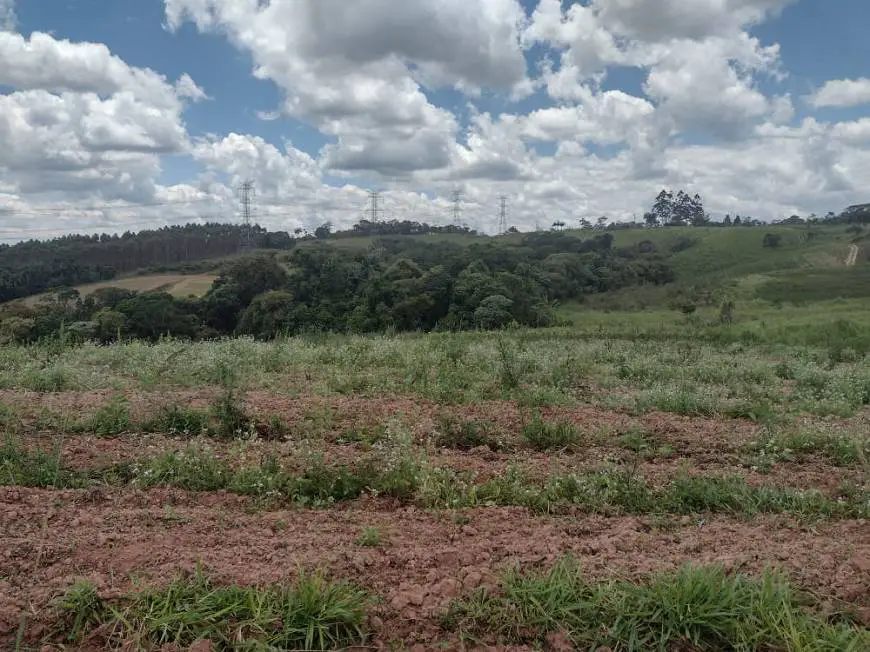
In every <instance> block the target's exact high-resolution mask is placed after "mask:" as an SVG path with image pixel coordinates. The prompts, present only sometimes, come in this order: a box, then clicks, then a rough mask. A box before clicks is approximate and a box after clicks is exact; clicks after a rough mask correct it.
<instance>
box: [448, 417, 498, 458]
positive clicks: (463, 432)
mask: <svg viewBox="0 0 870 652" xmlns="http://www.w3.org/2000/svg"><path fill="white" fill-rule="evenodd" d="M436 426H437V430H436V435H435V445H436V446H438V447H439V448H452V449H455V450H463V451H468V450H472V449H474V448H480V447H481V446H486V447H487V448H489V449H490V450H492V451H498V450H501V449H502V445H501V443H500V442H499V441H498V439H497V438H496V437H495V436H494V434H493V426H492V424H489V423H485V422H481V421H469V420H465V419H458V418H456V417H453V416H451V415H450V414H448V413H446V412H443V413H441V414H439V415H438V418H437V423H436Z"/></svg>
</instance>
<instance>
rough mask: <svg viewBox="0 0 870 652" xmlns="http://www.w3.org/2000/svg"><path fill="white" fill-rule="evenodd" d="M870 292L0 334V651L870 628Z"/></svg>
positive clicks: (564, 641)
mask: <svg viewBox="0 0 870 652" xmlns="http://www.w3.org/2000/svg"><path fill="white" fill-rule="evenodd" d="M823 315H827V320H825V319H824V318H823ZM866 315H867V311H866V306H864V305H862V304H861V303H860V302H857V301H855V300H853V301H851V302H850V301H844V302H831V303H830V304H817V305H814V306H813V308H812V309H803V310H802V309H798V308H773V307H770V306H767V307H764V306H761V305H760V304H759V305H757V306H754V307H752V309H751V310H750V309H749V308H747V309H746V311H744V312H743V313H740V319H739V320H738V322H737V323H736V324H735V325H734V326H731V327H724V326H711V325H708V324H706V323H705V321H704V320H705V317H704V315H701V316H700V317H698V319H697V320H694V321H692V320H688V319H683V318H682V316H680V315H675V313H673V312H669V313H668V312H661V313H634V314H632V315H626V314H622V315H618V314H615V313H609V314H608V313H586V314H584V313H582V312H575V313H574V314H572V318H573V320H574V322H575V323H574V325H573V326H572V327H570V328H567V327H566V328H561V329H550V330H545V331H525V330H523V331H509V332H506V333H502V334H492V333H490V334H482V333H466V334H431V335H408V336H379V337H343V336H312V337H307V338H293V339H285V340H277V341H274V342H269V343H259V342H254V341H250V340H242V339H235V340H225V341H220V342H201V343H193V344H191V343H184V342H177V341H172V340H166V341H163V342H160V343H158V344H153V345H149V344H145V343H141V342H133V343H127V344H117V345H111V346H105V347H98V346H81V347H75V348H66V347H63V346H60V345H56V344H45V345H41V346H35V347H16V346H7V347H2V348H0V388H2V389H0V429H2V433H3V442H2V446H0V485H2V486H0V514H2V516H0V536H2V540H3V541H4V546H3V550H2V551H0V605H3V607H2V608H0V648H3V649H16V646H17V649H31V648H34V649H40V646H41V645H43V644H49V645H54V646H55V647H53V648H50V649H61V647H60V646H65V647H63V648H62V649H66V650H102V649H107V648H109V647H111V646H113V645H120V644H122V643H125V644H126V645H127V646H128V647H127V648H126V649H160V646H161V645H163V644H167V643H174V644H177V647H175V648H172V649H187V647H188V646H190V645H192V644H194V643H196V642H197V641H198V640H199V641H201V640H203V639H208V640H210V641H211V643H212V644H213V648H212V647H196V648H195V649H198V650H202V649H225V650H229V649H299V648H306V649H315V648H316V649H325V648H334V647H347V646H353V645H363V646H370V647H375V648H380V649H473V648H475V647H478V646H497V647H498V648H499V649H516V650H519V649H535V648H545V649H556V650H565V649H571V648H572V646H574V647H577V648H580V649H598V648H599V647H607V648H609V649H611V650H628V649H636V650H646V649H662V650H664V649H745V650H751V649H793V650H856V651H857V650H865V649H868V646H870V630H868V627H870V526H868V519H870V368H868V366H867V364H866V357H865V355H866V353H867V352H868V351H870V330H868V327H867V321H866ZM838 319H839V321H837V320H838ZM243 641H247V642H248V645H247V646H246V645H243ZM255 644H258V645H260V647H256V645H255ZM203 645H204V644H203ZM269 646H271V647H269ZM674 646H677V647H676V648H675V647H674ZM167 649H168V648H167Z"/></svg>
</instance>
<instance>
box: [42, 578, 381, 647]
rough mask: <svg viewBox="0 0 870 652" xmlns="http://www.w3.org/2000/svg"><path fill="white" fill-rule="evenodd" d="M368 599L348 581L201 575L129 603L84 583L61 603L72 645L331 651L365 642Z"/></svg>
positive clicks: (61, 618)
mask: <svg viewBox="0 0 870 652" xmlns="http://www.w3.org/2000/svg"><path fill="white" fill-rule="evenodd" d="M367 607H368V597H367V595H366V594H365V592H363V591H362V590H361V589H360V588H359V587H357V586H356V585H354V584H351V583H349V582H336V583H330V582H328V581H327V580H326V579H325V578H324V576H323V575H322V574H320V573H314V574H304V573H302V574H300V575H299V578H298V579H297V581H296V583H295V584H294V585H292V586H289V587H288V586H268V587H261V588H258V587H240V586H218V585H216V584H214V583H212V581H211V580H210V579H209V578H207V577H206V576H204V575H203V574H201V573H197V574H196V575H194V576H193V577H186V578H180V579H177V580H175V581H174V582H172V583H171V584H169V585H168V586H166V587H164V588H160V589H153V590H149V591H144V592H142V593H138V594H136V595H132V596H130V597H129V598H128V599H126V600H124V601H117V602H116V601H112V602H109V601H105V600H102V599H101V598H100V597H99V596H98V595H97V592H96V589H95V588H94V587H93V586H92V585H88V584H84V583H80V584H76V585H75V586H73V588H72V589H71V590H70V591H69V592H68V593H67V594H66V595H65V596H64V597H63V598H61V600H59V602H58V605H57V608H58V614H59V624H60V625H61V628H59V629H61V631H65V632H67V640H69V641H71V642H80V641H81V640H82V639H83V638H84V637H85V636H86V635H88V634H92V635H94V636H98V637H101V638H102V639H103V640H104V641H105V643H107V644H108V645H119V644H120V643H121V642H123V641H124V640H136V641H140V642H142V643H145V644H147V645H148V646H155V647H159V646H181V647H184V648H187V647H188V646H190V645H193V644H194V643H195V642H197V641H203V640H207V641H210V642H211V643H212V645H213V646H214V648H215V649H217V650H239V649H246V650H248V649H250V650H254V649H258V650H259V649H280V650H288V649H306V650H332V649H341V648H345V647H348V646H351V645H355V644H363V643H365V642H366V640H367V639H368V636H369V632H368V631H367V629H366V625H365V619H366V612H367Z"/></svg>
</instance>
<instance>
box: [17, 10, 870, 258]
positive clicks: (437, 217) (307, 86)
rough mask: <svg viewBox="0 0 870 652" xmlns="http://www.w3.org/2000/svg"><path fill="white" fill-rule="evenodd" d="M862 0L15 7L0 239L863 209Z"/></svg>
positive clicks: (865, 19) (865, 83) (869, 156)
mask: <svg viewBox="0 0 870 652" xmlns="http://www.w3.org/2000/svg"><path fill="white" fill-rule="evenodd" d="M868 24H870V2H867V0H827V1H822V0H585V1H583V2H568V1H564V0H562V1H560V0H413V1H412V0H135V1H133V0H126V1H121V0H114V1H111V2H110V1H108V0H0V240H5V241H14V240H19V239H22V238H31V237H49V236H53V235H56V234H59V233H63V232H70V231H79V232H96V231H118V230H125V229H132V230H138V229H142V228H147V227H152V226H161V225H164V224H170V223H183V222H185V221H187V220H190V219H210V220H233V219H238V211H237V208H236V199H235V195H236V192H235V190H234V188H236V187H237V186H238V185H239V184H240V183H241V182H242V181H243V180H246V179H251V180H253V181H254V183H255V187H256V191H257V198H256V210H257V217H258V221H259V222H260V223H261V224H263V225H265V226H268V227H269V228H281V229H289V230H292V229H294V228H296V227H299V226H301V227H305V228H313V227H314V226H316V225H317V224H319V223H321V222H324V221H327V220H329V221H331V222H333V223H334V224H336V225H337V226H340V227H344V226H348V225H350V224H352V223H354V222H355V221H357V220H358V219H359V218H360V217H362V215H363V210H364V208H365V206H366V202H367V193H368V191H369V190H372V189H375V190H380V191H382V192H383V206H384V209H385V214H384V217H386V218H397V219H406V218H407V219H417V220H420V221H428V222H430V223H437V224H446V223H450V222H451V220H452V217H451V213H450V198H451V195H452V193H453V192H454V191H456V190H460V191H462V192H463V197H464V199H463V203H462V216H463V219H464V220H465V221H466V222H467V223H468V224H469V225H470V226H472V227H475V228H479V229H482V230H486V231H489V232H493V231H494V230H495V229H496V228H497V218H498V207H499V196H500V195H507V196H508V197H509V205H510V215H509V222H510V224H513V225H516V226H518V227H520V228H521V229H531V228H534V227H535V225H536V224H540V225H541V226H546V225H549V224H552V222H553V221H554V220H557V219H558V220H563V221H565V222H567V223H568V224H569V225H574V224H576V223H577V222H578V220H580V219H583V218H586V219H593V220H594V219H595V218H597V217H598V216H600V215H607V216H608V217H610V218H611V219H619V220H631V219H632V218H633V216H634V215H637V217H638V218H640V217H641V216H642V214H643V212H644V211H645V210H646V209H647V208H648V206H649V205H650V204H651V202H652V199H653V197H654V196H655V194H656V193H657V192H658V190H660V189H661V188H662V187H670V188H674V189H677V188H685V189H686V190H688V191H690V192H692V193H695V192H698V193H700V194H701V195H702V197H703V198H704V200H705V203H706V206H707V209H708V210H709V211H710V212H711V213H713V215H714V216H718V215H723V214H725V213H732V214H733V213H740V214H749V215H753V216H755V217H758V218H761V219H776V218H779V217H784V216H788V215H791V214H792V213H799V214H803V215H805V214H809V213H811V212H816V213H821V214H824V213H826V212H828V211H831V210H833V211H836V212H839V211H840V210H842V209H843V208H844V207H845V206H847V205H849V204H852V203H857V202H865V201H870V79H868V76H870V69H868V62H870V39H867V38H866V25H868Z"/></svg>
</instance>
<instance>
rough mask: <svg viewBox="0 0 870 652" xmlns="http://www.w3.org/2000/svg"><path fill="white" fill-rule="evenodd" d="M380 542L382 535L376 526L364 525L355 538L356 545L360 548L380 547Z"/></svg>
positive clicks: (381, 541)
mask: <svg viewBox="0 0 870 652" xmlns="http://www.w3.org/2000/svg"><path fill="white" fill-rule="evenodd" d="M382 543H383V536H382V535H381V531H380V530H379V529H378V528H376V527H364V528H363V530H362V532H361V533H360V535H359V536H358V537H357V539H356V545H358V546H360V547H362V548H380V547H381V544H382Z"/></svg>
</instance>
